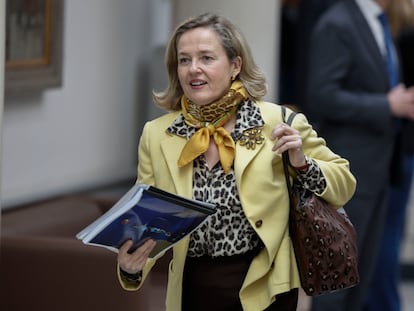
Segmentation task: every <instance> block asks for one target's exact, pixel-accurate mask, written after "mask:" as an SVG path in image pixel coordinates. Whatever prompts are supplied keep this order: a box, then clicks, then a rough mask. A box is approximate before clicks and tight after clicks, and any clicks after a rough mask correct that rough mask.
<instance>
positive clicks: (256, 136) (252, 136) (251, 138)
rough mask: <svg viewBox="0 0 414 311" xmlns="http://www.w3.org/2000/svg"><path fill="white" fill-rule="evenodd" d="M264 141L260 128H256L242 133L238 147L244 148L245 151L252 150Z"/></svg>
mask: <svg viewBox="0 0 414 311" xmlns="http://www.w3.org/2000/svg"><path fill="white" fill-rule="evenodd" d="M263 141H264V137H263V135H262V128H261V127H256V128H252V129H250V130H246V131H244V132H243V135H242V137H241V138H240V140H239V143H240V146H246V148H247V149H252V150H254V149H255V148H256V144H257V145H260V144H262V143H263Z"/></svg>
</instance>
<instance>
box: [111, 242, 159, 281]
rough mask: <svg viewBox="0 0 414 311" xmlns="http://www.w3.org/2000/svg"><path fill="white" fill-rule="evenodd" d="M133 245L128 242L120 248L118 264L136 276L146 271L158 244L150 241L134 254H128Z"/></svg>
mask: <svg viewBox="0 0 414 311" xmlns="http://www.w3.org/2000/svg"><path fill="white" fill-rule="evenodd" d="M132 244H133V242H132V241H131V240H128V241H126V242H125V243H124V244H123V245H122V246H121V247H120V248H119V252H118V264H119V267H120V268H121V269H122V270H123V271H125V272H127V273H130V274H135V273H138V272H139V271H142V269H144V265H145V263H146V262H147V259H148V256H149V254H150V253H151V251H152V250H153V249H154V247H155V245H156V242H155V241H154V240H148V241H146V242H145V243H144V244H142V245H141V246H140V247H138V248H137V249H136V250H135V251H133V252H132V253H128V250H129V249H130V248H131V246H132Z"/></svg>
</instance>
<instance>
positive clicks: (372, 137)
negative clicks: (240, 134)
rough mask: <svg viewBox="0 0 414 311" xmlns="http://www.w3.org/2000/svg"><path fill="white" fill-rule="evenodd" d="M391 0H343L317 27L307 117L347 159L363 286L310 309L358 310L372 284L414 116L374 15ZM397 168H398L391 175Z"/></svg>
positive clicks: (413, 97)
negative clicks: (404, 122)
mask: <svg viewBox="0 0 414 311" xmlns="http://www.w3.org/2000/svg"><path fill="white" fill-rule="evenodd" d="M387 1H389V0H348V1H340V2H338V3H337V4H335V5H333V6H332V7H331V8H329V9H328V10H327V11H326V12H325V13H324V14H323V15H322V16H321V18H320V20H319V21H318V23H317V25H316V26H315V28H314V31H313V34H312V38H311V47H310V55H309V76H308V79H307V96H308V98H307V103H308V104H307V107H306V109H305V110H306V111H308V116H309V117H310V119H311V121H313V122H314V123H315V125H316V127H317V129H318V131H319V132H320V134H321V135H322V136H324V137H325V138H326V140H327V143H328V145H329V146H330V148H332V149H333V150H334V151H335V152H337V153H338V154H340V155H341V156H343V157H345V158H347V159H348V160H349V161H350V165H351V170H352V172H353V173H354V174H355V176H356V178H357V191H356V193H355V195H354V197H353V199H352V200H351V201H350V202H349V203H348V204H347V205H346V206H345V209H346V211H347V212H348V214H349V217H350V219H351V221H352V222H353V223H354V225H355V228H356V230H357V233H358V248H359V271H360V277H361V282H360V284H359V285H358V286H356V287H354V288H352V289H348V290H344V291H340V292H337V293H334V294H330V295H326V296H321V297H317V298H315V299H313V303H312V310H316V311H321V310H327V311H328V310H329V311H331V310H335V311H337V310H344V311H349V310H352V311H359V310H362V308H363V302H364V297H365V295H366V294H367V289H368V287H369V284H370V278H371V274H372V271H373V268H374V266H375V262H376V256H377V254H378V250H379V244H380V240H381V235H382V231H383V226H384V220H385V215H386V210H387V206H388V205H387V204H388V203H387V202H388V190H389V185H390V183H391V178H392V176H394V177H395V180H398V177H399V174H395V173H398V172H399V169H400V168H399V167H397V166H393V164H396V163H400V162H399V161H393V160H392V158H393V156H394V157H395V156H398V154H399V153H398V152H395V151H396V150H398V149H399V148H398V146H397V145H398V144H396V142H397V141H399V139H398V137H399V136H400V134H401V132H400V128H401V127H400V126H399V123H400V118H402V117H405V118H409V119H412V120H413V119H414V89H407V88H405V86H403V85H402V84H396V85H395V86H393V85H392V83H394V82H392V81H390V78H389V75H388V70H387V62H386V59H387V57H386V56H387V55H391V56H392V58H393V60H394V63H393V64H392V65H393V66H395V68H396V67H397V64H398V62H397V61H396V59H397V58H396V56H397V54H396V53H395V49H393V48H391V49H388V50H389V51H391V54H387V46H386V40H385V39H384V32H383V28H382V26H381V23H380V21H379V20H378V19H377V16H378V15H379V14H380V13H382V12H383V11H384V9H385V7H386V6H387ZM391 173H393V174H391Z"/></svg>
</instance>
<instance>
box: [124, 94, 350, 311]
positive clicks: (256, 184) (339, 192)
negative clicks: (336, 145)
mask: <svg viewBox="0 0 414 311" xmlns="http://www.w3.org/2000/svg"><path fill="white" fill-rule="evenodd" d="M257 105H258V107H259V108H260V111H261V114H262V117H263V119H264V121H265V125H264V127H263V131H262V133H263V135H264V137H265V140H264V142H263V143H262V144H260V145H256V148H255V149H253V150H252V149H247V148H246V147H244V146H240V145H239V144H238V143H236V154H235V160H234V171H235V176H236V182H237V188H238V189H239V192H240V193H239V194H240V200H241V203H242V206H243V210H244V213H245V214H246V217H247V219H248V220H249V222H250V224H251V225H252V227H253V228H254V229H255V230H256V232H257V234H258V235H259V236H260V238H261V240H262V241H263V243H264V246H265V247H264V248H263V249H262V251H261V252H260V253H259V255H257V256H256V257H255V258H254V259H253V261H252V263H251V265H250V268H249V270H248V273H247V275H246V278H245V280H244V283H243V286H242V288H241V290H240V299H241V302H242V305H243V309H244V310H245V311H262V310H264V309H266V307H268V306H269V305H270V304H271V303H272V302H273V301H274V296H275V295H277V294H279V293H282V292H286V291H289V290H290V289H292V288H298V287H299V286H300V281H299V276H298V271H297V266H296V261H295V256H294V253H293V249H292V245H291V241H290V238H289V230H288V214H289V197H288V193H287V188H286V182H285V177H284V173H283V163H282V157H281V155H280V154H276V153H274V152H273V151H272V150H271V149H272V146H273V145H274V141H271V140H270V138H269V137H270V133H271V131H272V129H273V128H274V127H275V126H276V125H277V124H278V123H280V122H282V118H281V109H280V106H279V105H276V104H273V103H268V102H257ZM179 113H180V112H172V113H168V114H166V115H164V116H161V117H159V118H157V119H155V120H153V121H150V122H148V123H146V125H145V127H144V129H143V133H142V136H141V140H140V145H139V163H138V179H137V182H140V183H146V184H150V185H154V186H156V187H159V188H161V189H164V190H166V191H170V192H173V193H177V194H179V195H182V196H185V197H188V198H191V197H192V177H193V166H192V164H191V163H190V164H189V165H187V166H185V167H183V168H178V166H177V161H178V158H179V155H180V152H181V150H182V148H183V147H184V144H185V143H186V140H185V139H183V138H182V137H179V136H176V135H170V134H168V133H166V131H165V130H166V128H167V127H168V126H169V125H170V124H171V123H172V122H173V121H174V120H175V119H176V118H177V117H178V115H179ZM289 113H290V110H288V111H287V114H289ZM292 125H293V127H295V128H296V129H297V130H299V132H300V133H301V137H302V139H303V149H304V152H305V154H306V155H307V156H308V157H310V158H312V159H314V160H316V161H317V162H318V164H319V166H320V168H321V170H322V172H323V174H324V176H325V178H326V181H327V187H326V189H325V191H324V192H323V193H322V194H321V197H323V198H324V199H326V200H327V201H329V202H331V203H332V204H333V205H335V206H338V207H339V206H343V205H344V204H345V203H346V202H347V201H348V200H349V199H350V198H351V197H352V195H353V193H354V191H355V186H356V181H355V178H354V176H353V175H352V174H351V172H350V170H349V163H348V161H347V160H345V159H343V158H341V157H339V156H338V155H336V154H334V153H333V152H332V151H331V150H330V149H328V148H327V146H326V144H325V141H324V140H323V139H322V138H318V137H317V134H316V132H315V131H314V130H312V127H311V126H310V125H309V123H308V121H307V120H306V118H305V116H304V115H303V114H297V115H296V117H295V118H294V121H293V124H292ZM188 243H189V238H185V239H183V240H182V241H181V242H179V243H178V244H177V245H176V246H175V247H174V248H173V260H172V261H171V263H170V267H169V279H168V289H167V299H166V310H167V311H180V310H181V293H182V277H183V269H184V263H185V258H186V254H187V250H188ZM155 262H156V259H152V260H151V259H150V260H148V262H147V264H146V266H145V268H144V271H143V281H144V280H145V277H146V276H147V275H148V272H149V271H150V269H151V267H152V266H153V265H154V264H155ZM217 281H218V282H225V280H222V281H220V280H217ZM120 282H121V284H122V286H123V287H124V288H125V289H126V290H136V289H138V288H139V287H140V286H136V287H134V286H131V285H130V284H126V283H123V282H122V280H121V279H120ZM142 283H143V282H141V284H140V285H142Z"/></svg>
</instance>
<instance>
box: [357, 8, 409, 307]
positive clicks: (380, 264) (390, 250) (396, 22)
mask: <svg viewBox="0 0 414 311" xmlns="http://www.w3.org/2000/svg"><path fill="white" fill-rule="evenodd" d="M387 16H388V18H389V24H390V29H391V33H392V35H393V38H394V42H395V44H396V48H397V50H398V52H399V55H400V59H399V60H400V69H401V77H402V82H403V83H404V85H405V86H406V87H410V86H413V85H414V2H413V0H393V1H390V4H389V7H388V8H387ZM401 127H402V131H401V140H402V153H403V156H402V158H401V159H397V161H400V160H401V161H403V165H404V166H403V169H404V170H403V176H402V179H401V182H400V183H394V184H393V185H392V187H391V192H390V202H389V206H388V211H387V216H386V218H385V226H384V233H383V237H382V244H381V248H380V253H379V256H378V258H377V264H376V268H375V271H374V273H373V277H372V281H371V286H370V290H369V294H368V296H367V299H366V305H365V308H364V310H366V311H382V310H384V311H399V310H401V302H400V295H399V284H400V253H401V243H402V240H403V237H404V229H405V220H406V217H405V216H406V214H407V206H408V199H409V195H410V189H411V182H412V177H413V161H414V138H413V137H414V122H411V121H409V120H407V119H404V120H402V122H401Z"/></svg>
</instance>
